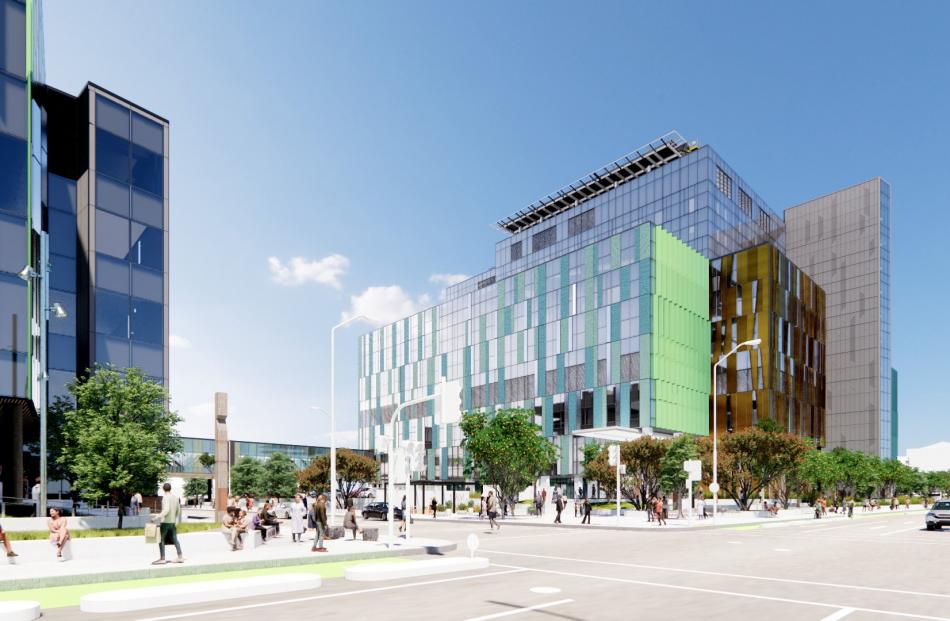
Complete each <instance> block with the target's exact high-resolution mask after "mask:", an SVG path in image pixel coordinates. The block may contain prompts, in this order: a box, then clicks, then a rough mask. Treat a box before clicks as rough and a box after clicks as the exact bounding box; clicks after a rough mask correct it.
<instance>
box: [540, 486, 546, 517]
mask: <svg viewBox="0 0 950 621" xmlns="http://www.w3.org/2000/svg"><path fill="white" fill-rule="evenodd" d="M546 504H548V490H547V488H545V489H542V490H541V511H540V513H541V515H544V505H546Z"/></svg>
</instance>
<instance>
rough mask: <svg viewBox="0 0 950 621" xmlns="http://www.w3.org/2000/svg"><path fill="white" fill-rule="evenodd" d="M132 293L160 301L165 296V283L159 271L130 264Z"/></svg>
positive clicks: (138, 296) (139, 296)
mask: <svg viewBox="0 0 950 621" xmlns="http://www.w3.org/2000/svg"><path fill="white" fill-rule="evenodd" d="M132 295H134V296H135V297H137V298H144V299H146V300H152V301H153V302H161V301H162V300H163V299H164V297H165V283H164V281H163V280H162V275H161V274H160V273H159V272H153V271H152V270H147V269H142V268H141V267H136V266H134V265H133V266H132Z"/></svg>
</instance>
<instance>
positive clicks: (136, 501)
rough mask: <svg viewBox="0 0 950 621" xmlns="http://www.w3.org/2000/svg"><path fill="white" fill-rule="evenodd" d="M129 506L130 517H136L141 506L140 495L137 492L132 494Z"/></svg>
mask: <svg viewBox="0 0 950 621" xmlns="http://www.w3.org/2000/svg"><path fill="white" fill-rule="evenodd" d="M130 504H131V505H132V515H138V514H139V508H140V507H141V506H142V495H141V494H139V493H138V492H135V493H134V494H132V502H131V503H130Z"/></svg>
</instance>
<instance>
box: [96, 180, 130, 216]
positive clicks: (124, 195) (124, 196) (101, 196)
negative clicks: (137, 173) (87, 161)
mask: <svg viewBox="0 0 950 621" xmlns="http://www.w3.org/2000/svg"><path fill="white" fill-rule="evenodd" d="M96 205H97V206H98V207H99V208H100V209H105V210H106V211H111V212H112V213H114V214H117V215H120V216H122V217H123V218H128V217H129V186H127V185H126V184H124V183H118V182H116V181H113V180H111V179H109V178H108V177H106V176H104V175H96Z"/></svg>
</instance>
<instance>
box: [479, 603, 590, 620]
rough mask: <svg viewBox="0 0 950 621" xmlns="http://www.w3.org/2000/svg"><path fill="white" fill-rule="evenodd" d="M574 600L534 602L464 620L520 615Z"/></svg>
mask: <svg viewBox="0 0 950 621" xmlns="http://www.w3.org/2000/svg"><path fill="white" fill-rule="evenodd" d="M573 601H574V600H572V599H559V600H558V601H556V602H548V603H546V604H535V605H534V606H525V607H524V608H518V609H517V610H506V611H505V612H496V613H495V614H493V615H485V616H484V617H471V618H468V619H466V620H465V621H488V619H500V618H502V617H511V616H514V615H520V614H521V613H523V612H531V611H532V610H539V609H541V608H550V607H551V606H560V605H561V604H570V603H571V602H573Z"/></svg>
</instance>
